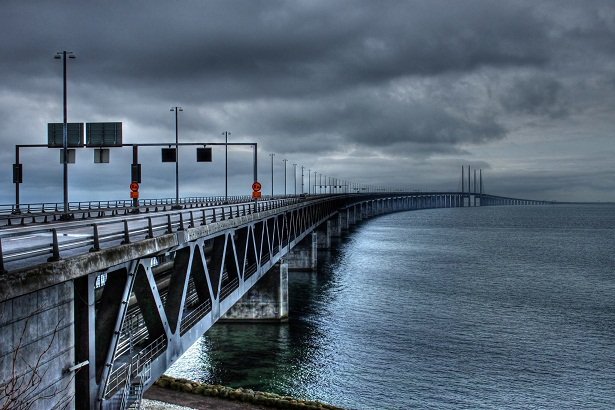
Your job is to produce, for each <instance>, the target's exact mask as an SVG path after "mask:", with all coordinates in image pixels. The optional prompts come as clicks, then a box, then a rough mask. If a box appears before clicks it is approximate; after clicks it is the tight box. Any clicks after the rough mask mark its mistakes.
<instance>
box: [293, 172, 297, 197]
mask: <svg viewBox="0 0 615 410" xmlns="http://www.w3.org/2000/svg"><path fill="white" fill-rule="evenodd" d="M293 173H294V174H295V196H297V164H293Z"/></svg>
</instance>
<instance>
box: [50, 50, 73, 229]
mask: <svg viewBox="0 0 615 410" xmlns="http://www.w3.org/2000/svg"><path fill="white" fill-rule="evenodd" d="M54 58H55V59H62V74H63V86H62V97H63V104H62V105H63V111H64V116H63V117H64V118H63V121H62V154H63V157H64V159H63V161H62V168H63V178H62V179H63V187H64V214H63V215H62V216H61V218H60V219H63V220H68V219H70V218H71V216H70V209H69V206H68V110H67V101H66V95H67V93H66V59H67V58H75V55H74V54H73V53H72V52H70V51H66V50H64V51H62V52H57V53H56V55H55V56H54Z"/></svg>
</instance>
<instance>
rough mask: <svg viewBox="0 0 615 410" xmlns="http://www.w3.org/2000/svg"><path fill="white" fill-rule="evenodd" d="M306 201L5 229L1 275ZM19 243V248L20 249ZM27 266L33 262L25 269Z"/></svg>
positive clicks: (1, 240)
mask: <svg viewBox="0 0 615 410" xmlns="http://www.w3.org/2000/svg"><path fill="white" fill-rule="evenodd" d="M311 199H313V198H311ZM305 200H306V198H302V197H291V198H285V199H269V200H263V201H258V202H243V203H237V204H229V205H221V206H206V207H203V208H199V209H188V210H177V211H172V212H167V213H164V214H156V215H147V214H135V215H130V214H129V215H127V216H126V217H125V218H122V219H121V220H118V219H117V218H114V219H112V220H107V221H105V220H102V221H100V222H94V223H88V222H89V221H78V220H76V221H70V222H65V223H62V224H54V225H52V226H41V225H36V226H34V225H33V226H25V227H19V228H18V229H13V230H10V229H2V230H0V271H6V268H7V265H9V264H13V265H15V266H16V267H23V265H28V264H29V265H33V264H36V263H45V262H51V261H57V260H60V259H61V258H63V257H68V256H76V255H78V254H83V253H87V252H92V251H98V250H100V249H103V248H110V247H113V246H118V245H121V244H128V243H130V242H133V241H140V240H144V239H148V238H155V237H157V236H160V235H163V234H166V233H173V232H177V231H182V230H184V229H186V228H190V227H196V226H201V225H207V224H209V223H214V222H219V221H224V220H229V219H233V218H237V217H240V216H246V215H250V214H252V213H255V212H260V211H263V210H271V209H276V208H279V207H283V206H287V205H290V204H296V203H298V202H302V201H305ZM17 242H19V246H16V245H17V244H16V243H17ZM24 244H26V245H25V246H24ZM24 261H29V262H28V263H27V264H26V263H24ZM18 262H22V263H18Z"/></svg>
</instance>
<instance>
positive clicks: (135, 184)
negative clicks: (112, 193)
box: [130, 181, 139, 192]
mask: <svg viewBox="0 0 615 410" xmlns="http://www.w3.org/2000/svg"><path fill="white" fill-rule="evenodd" d="M130 190H131V191H132V192H137V191H138V190H139V183H138V182H135V181H132V182H131V183H130Z"/></svg>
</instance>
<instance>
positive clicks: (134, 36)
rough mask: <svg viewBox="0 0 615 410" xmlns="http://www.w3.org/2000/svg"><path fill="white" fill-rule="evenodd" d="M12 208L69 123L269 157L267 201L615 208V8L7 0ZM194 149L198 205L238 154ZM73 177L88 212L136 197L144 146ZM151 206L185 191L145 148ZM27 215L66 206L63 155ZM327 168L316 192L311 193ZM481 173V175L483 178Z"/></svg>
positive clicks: (7, 197) (4, 82) (41, 172)
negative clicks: (203, 156)
mask: <svg viewBox="0 0 615 410" xmlns="http://www.w3.org/2000/svg"><path fill="white" fill-rule="evenodd" d="M1 10H2V16H3V24H2V25H1V26H0V34H1V36H2V41H1V42H0V50H1V54H2V59H0V78H1V80H0V120H1V123H2V126H1V127H0V203H3V204H8V203H12V202H14V200H15V185H14V184H13V183H12V164H13V163H14V162H15V145H16V144H46V141H47V135H46V134H47V123H49V122H62V106H63V105H62V62H61V60H55V59H54V58H53V56H54V55H55V53H56V52H58V51H63V50H67V51H72V52H74V54H75V56H76V58H75V59H74V60H69V61H68V69H67V70H68V71H67V73H68V74H67V78H68V85H67V87H68V121H69V122H83V123H87V122H107V121H121V122H122V123H123V142H124V143H127V144H142V143H172V142H174V141H175V113H174V112H171V111H170V109H171V108H172V107H175V106H179V107H182V109H183V111H181V112H180V113H179V116H178V130H179V141H180V142H189V143H199V144H200V143H213V142H217V143H219V142H223V141H224V136H223V135H222V133H223V132H224V131H228V132H230V133H231V134H230V136H229V142H248V143H257V144H258V172H259V175H258V179H259V180H260V181H261V182H262V185H263V192H264V193H265V194H270V193H271V170H272V166H271V159H272V157H271V156H270V154H272V153H273V154H274V156H273V176H274V182H273V188H274V193H275V194H283V193H284V188H285V186H284V175H285V165H284V162H283V160H284V159H286V160H287V162H286V190H287V192H288V193H294V190H295V177H294V176H293V174H294V168H295V167H294V166H293V164H297V171H296V175H297V177H296V180H297V191H298V192H301V167H304V170H303V173H304V179H305V182H304V187H303V190H304V191H305V192H307V191H308V185H310V184H313V182H314V179H313V178H314V172H316V179H317V180H318V181H322V178H323V176H327V177H335V178H337V179H339V180H340V181H350V183H352V184H363V185H370V186H378V187H385V186H386V187H391V188H394V189H404V190H421V191H458V190H460V188H461V167H462V165H465V166H468V165H469V166H470V167H471V169H482V174H483V184H484V188H485V192H487V193H490V194H494V195H503V196H511V197H520V198H530V199H545V200H557V201H615V159H614V158H615V139H614V137H613V134H614V131H615V115H613V114H614V112H615V2H613V1H612V0H604V1H600V0H584V1H567V0H553V1H543V0H532V1H522V0H518V1H492V0H484V1H483V0H463V1H461V0H425V1H412V0H404V1H389V0H380V1H373V0H365V1H361V0H353V1H343V0H297V1H277V0H267V1H259V0H245V1H238V0H225V1H204V0H198V1H196V0H194V1H168V0H166V1H158V0H148V1H136V0H133V1H104V2H103V1H99V2H89V1H88V2H84V1H53V2H52V1H35V0H34V1H23V0H17V1H11V0H3V2H2V8H1ZM194 151H195V147H182V148H181V149H180V151H179V157H180V162H179V193H180V196H182V197H184V196H204V195H223V194H224V191H225V181H224V179H225V168H224V165H225V161H224V149H223V148H220V147H218V146H216V147H214V150H213V162H212V163H197V162H196V161H195V157H196V154H195V152H194ZM76 156H77V161H76V163H75V164H71V165H69V170H68V173H69V176H68V179H69V183H68V187H69V200H70V201H78V200H105V199H128V198H129V192H130V191H129V188H128V187H129V184H130V179H131V178H130V163H131V161H132V151H131V149H130V148H113V149H111V153H110V157H111V158H110V163H108V164H94V161H93V156H94V153H93V150H92V149H91V148H81V149H78V150H77V153H76ZM252 158H253V154H252V148H250V147H240V146H230V147H229V151H228V169H229V173H228V194H229V195H249V194H250V193H251V189H250V186H251V184H252V182H253V177H252V169H253V168H252ZM139 159H140V162H141V164H142V183H141V189H140V195H141V198H159V197H174V196H175V173H174V172H175V167H174V165H173V164H169V163H161V154H160V148H158V147H142V148H141V149H140V152H139ZM20 162H21V163H23V184H21V185H20V202H21V203H28V202H62V200H63V185H62V181H63V174H62V165H61V164H60V160H59V150H57V149H50V148H46V147H32V148H21V149H20ZM308 172H309V178H310V179H309V182H308ZM472 172H473V171H472Z"/></svg>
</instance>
